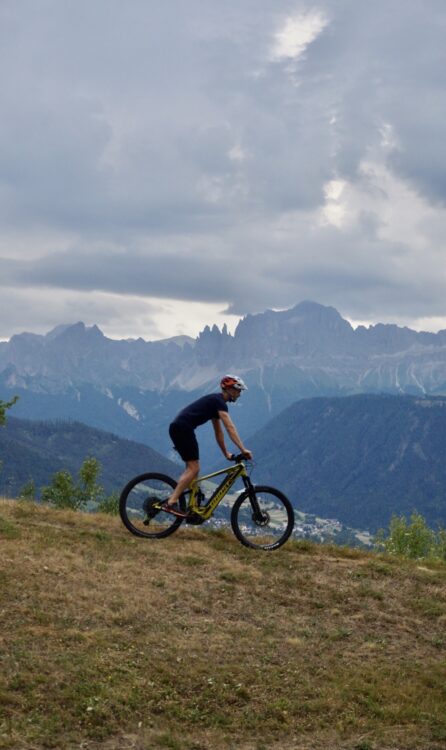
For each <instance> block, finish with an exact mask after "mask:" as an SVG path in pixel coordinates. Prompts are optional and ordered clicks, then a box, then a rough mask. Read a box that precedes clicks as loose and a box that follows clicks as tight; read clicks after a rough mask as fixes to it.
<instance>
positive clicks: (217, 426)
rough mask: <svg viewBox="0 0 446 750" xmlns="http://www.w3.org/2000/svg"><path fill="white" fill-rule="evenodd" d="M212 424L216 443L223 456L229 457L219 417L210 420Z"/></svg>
mask: <svg viewBox="0 0 446 750" xmlns="http://www.w3.org/2000/svg"><path fill="white" fill-rule="evenodd" d="M212 426H213V428H214V432H215V439H216V441H217V444H218V446H219V448H220V450H221V452H222V453H223V455H224V456H225V458H230V457H231V454H230V453H229V451H228V449H227V448H226V444H225V436H224V433H223V430H222V426H221V421H220V420H219V419H213V420H212Z"/></svg>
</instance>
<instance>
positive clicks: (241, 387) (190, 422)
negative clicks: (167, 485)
mask: <svg viewBox="0 0 446 750" xmlns="http://www.w3.org/2000/svg"><path fill="white" fill-rule="evenodd" d="M220 388H221V393H211V394H209V395H207V396H202V398H199V399H198V400H197V401H194V402H193V403H191V404H189V406H186V407H185V408H184V409H182V411H180V412H179V414H177V416H176V417H175V419H174V420H173V422H172V423H171V425H170V427H169V435H170V437H171V438H172V442H173V444H174V447H175V450H176V451H178V453H179V454H180V456H181V458H182V459H183V461H184V462H185V464H186V468H185V470H184V472H183V473H182V475H181V476H180V478H179V480H178V484H177V486H176V488H175V490H174V492H173V493H172V495H171V497H170V498H169V499H168V500H167V502H166V503H164V505H163V508H164V510H168V511H169V512H170V513H175V514H176V513H178V515H184V514H183V513H181V511H180V510H179V508H178V506H177V503H178V499H179V497H180V495H181V493H182V492H184V490H185V489H187V487H189V485H190V484H191V482H193V480H194V479H195V478H196V477H197V476H198V475H199V473H200V462H199V449H198V442H197V438H196V436H195V430H196V429H197V427H200V426H201V425H202V424H205V423H206V422H209V421H210V420H211V421H212V426H213V428H214V432H215V439H216V441H217V444H218V446H219V447H220V449H221V451H222V453H223V455H224V456H225V458H227V459H230V458H231V456H232V454H231V453H230V452H229V451H228V450H227V448H226V444H225V437H224V432H223V428H222V423H223V425H224V427H225V430H226V432H227V434H228V436H229V438H230V439H231V440H232V442H233V443H234V445H236V446H237V448H238V449H239V451H240V453H243V455H244V457H245V458H247V459H251V458H252V453H251V451H249V450H248V449H247V448H245V446H244V445H243V442H242V440H241V438H240V436H239V434H238V432H237V430H236V427H235V424H234V422H233V421H232V419H231V417H230V416H229V414H228V401H229V402H232V403H234V402H235V401H237V399H238V398H240V395H241V392H242V391H246V390H247V387H246V385H245V383H244V382H243V380H242V379H241V378H240V377H238V375H225V376H224V377H223V378H222V379H221V381H220Z"/></svg>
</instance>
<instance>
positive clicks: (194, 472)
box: [167, 461, 200, 505]
mask: <svg viewBox="0 0 446 750" xmlns="http://www.w3.org/2000/svg"><path fill="white" fill-rule="evenodd" d="M199 473H200V462H199V461H186V468H185V470H184V471H183V473H182V475H181V476H180V478H179V480H178V484H177V486H176V487H175V489H174V491H173V493H172V495H171V496H170V497H169V499H168V501H167V504H168V505H175V503H176V502H177V501H178V499H179V497H180V495H181V493H182V492H184V490H186V489H187V488H188V487H189V485H190V483H191V482H193V480H194V479H195V478H196V477H198V474H199Z"/></svg>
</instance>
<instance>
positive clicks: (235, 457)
mask: <svg viewBox="0 0 446 750" xmlns="http://www.w3.org/2000/svg"><path fill="white" fill-rule="evenodd" d="M226 458H227V459H228V461H236V460H237V461H240V459H242V458H244V459H245V460H246V461H252V453H251V451H248V450H245V451H242V452H241V453H239V454H238V455H236V454H235V453H228V454H227V456H226Z"/></svg>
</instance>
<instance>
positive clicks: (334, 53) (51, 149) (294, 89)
mask: <svg viewBox="0 0 446 750" xmlns="http://www.w3.org/2000/svg"><path fill="white" fill-rule="evenodd" d="M445 39H446V2H445V0H373V2H370V0H321V1H320V2H317V1H316V2H314V1H313V0H311V2H306V3H305V2H300V0H295V1H294V2H293V1H289V0H237V2H222V0H167V2H166V0H164V1H163V2H161V0H150V2H149V0H126V1H125V2H123V0H0V106H1V111H0V286H1V289H0V338H9V337H10V336H11V335H12V334H14V333H18V332H21V331H24V330H27V331H34V332H36V333H44V332H46V331H49V330H50V329H51V328H53V327H54V326H56V325H57V324H59V323H70V322H73V323H74V322H76V321H78V320H83V321H84V322H85V323H87V324H93V323H97V324H98V325H99V327H100V328H101V329H102V330H103V331H104V333H106V335H109V336H112V337H115V338H127V337H137V336H142V337H143V338H146V339H155V338H161V337H167V336H172V335H176V334H180V333H186V334H189V335H193V336H195V335H197V334H198V332H199V331H200V330H201V329H202V328H203V327H204V325H205V324H207V323H210V324H212V323H214V322H215V323H217V324H219V325H221V324H222V323H223V322H224V321H226V322H227V323H228V325H229V327H230V329H231V330H232V329H233V328H234V325H235V323H236V322H237V321H238V319H239V318H240V316H243V315H245V314H247V313H250V312H251V313H252V312H260V311H263V310H265V309H267V308H274V309H283V308H286V307H291V306H293V305H295V304H296V303H298V302H300V301H302V300H305V299H311V300H314V301H317V302H320V303H321V304H325V305H332V306H334V307H336V308H337V309H338V310H339V312H340V313H341V314H342V315H343V316H344V317H346V318H348V319H350V320H351V321H353V322H359V321H368V322H378V321H380V322H395V323H398V324H399V325H409V326H411V327H413V328H417V329H421V328H423V329H425V330H433V331H436V330H438V329H439V328H446V251H445V238H446V137H445V133H446V94H445V70H446V44H445Z"/></svg>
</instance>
